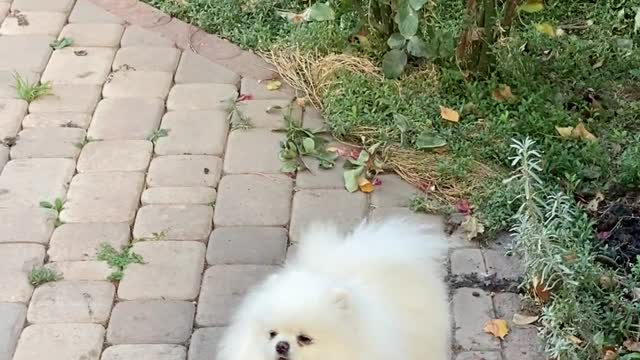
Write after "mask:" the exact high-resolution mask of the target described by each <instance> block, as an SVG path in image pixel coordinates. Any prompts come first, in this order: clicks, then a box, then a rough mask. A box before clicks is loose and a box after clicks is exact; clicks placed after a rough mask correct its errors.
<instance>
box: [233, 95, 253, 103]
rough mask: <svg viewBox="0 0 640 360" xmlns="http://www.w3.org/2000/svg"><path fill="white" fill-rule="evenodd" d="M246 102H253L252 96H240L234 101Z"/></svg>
mask: <svg viewBox="0 0 640 360" xmlns="http://www.w3.org/2000/svg"><path fill="white" fill-rule="evenodd" d="M247 100H253V95H251V94H241V95H240V96H238V98H237V99H236V102H240V101H247Z"/></svg>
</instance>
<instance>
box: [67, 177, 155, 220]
mask: <svg viewBox="0 0 640 360" xmlns="http://www.w3.org/2000/svg"><path fill="white" fill-rule="evenodd" d="M143 186H144V174H143V173H138V172H115V171H114V172H109V173H100V172H92V173H83V174H78V175H76V176H75V177H74V178H73V181H72V182H71V186H70V187H69V193H68V196H67V203H66V205H65V209H64V210H63V211H62V212H61V213H60V219H61V220H62V221H64V222H66V223H76V222H126V223H131V222H133V218H134V216H135V212H136V209H137V207H138V202H139V200H140V194H141V193H142V187H143Z"/></svg>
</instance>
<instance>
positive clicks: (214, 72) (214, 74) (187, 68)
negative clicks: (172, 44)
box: [175, 50, 240, 85]
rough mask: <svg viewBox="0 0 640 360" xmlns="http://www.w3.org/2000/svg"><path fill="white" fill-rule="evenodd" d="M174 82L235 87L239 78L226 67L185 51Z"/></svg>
mask: <svg viewBox="0 0 640 360" xmlns="http://www.w3.org/2000/svg"><path fill="white" fill-rule="evenodd" d="M175 81H176V83H178V84H181V83H214V84H231V85H236V84H238V83H239V82H240V76H239V75H238V74H236V73H234V72H233V71H231V70H229V69H227V68H226V67H224V66H222V65H219V64H216V63H213V62H211V61H209V60H208V59H207V58H205V57H203V56H201V55H198V54H196V53H194V52H193V51H188V50H185V51H183V52H182V56H181V57H180V65H179V66H178V70H177V71H176V76H175Z"/></svg>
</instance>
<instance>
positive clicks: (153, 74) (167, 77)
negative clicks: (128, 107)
mask: <svg viewBox="0 0 640 360" xmlns="http://www.w3.org/2000/svg"><path fill="white" fill-rule="evenodd" d="M172 81H173V74H172V73H168V72H162V71H134V70H120V71H117V72H114V73H113V74H112V76H111V77H110V80H109V81H107V83H106V84H105V85H104V89H103V90H102V95H103V96H104V97H106V98H123V97H137V98H156V99H164V98H166V97H167V94H168V93H169V88H171V82H172Z"/></svg>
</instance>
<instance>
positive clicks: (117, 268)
mask: <svg viewBox="0 0 640 360" xmlns="http://www.w3.org/2000/svg"><path fill="white" fill-rule="evenodd" d="M97 257H98V260H100V261H105V262H106V263H107V264H108V265H109V267H110V268H112V269H113V272H112V273H111V274H110V275H109V277H108V278H107V280H109V281H120V280H122V278H123V277H124V270H125V268H126V267H127V266H129V265H130V264H143V263H144V260H143V259H142V256H140V255H138V254H136V253H134V252H131V247H130V246H125V247H123V248H122V249H121V250H120V251H118V250H116V249H114V248H113V246H111V245H109V244H102V245H101V246H100V248H99V249H98V253H97Z"/></svg>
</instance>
